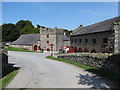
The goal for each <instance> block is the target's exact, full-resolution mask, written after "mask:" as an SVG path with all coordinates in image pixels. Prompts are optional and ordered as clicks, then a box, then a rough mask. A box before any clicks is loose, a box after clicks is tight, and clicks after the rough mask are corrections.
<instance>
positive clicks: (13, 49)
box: [8, 47, 38, 52]
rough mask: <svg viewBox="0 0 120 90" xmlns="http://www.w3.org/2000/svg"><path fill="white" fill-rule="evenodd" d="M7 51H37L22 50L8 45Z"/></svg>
mask: <svg viewBox="0 0 120 90" xmlns="http://www.w3.org/2000/svg"><path fill="white" fill-rule="evenodd" d="M8 51H19V52H38V51H27V50H23V49H21V48H15V47H8Z"/></svg>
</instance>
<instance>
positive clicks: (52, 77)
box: [7, 51, 117, 88]
mask: <svg viewBox="0 0 120 90" xmlns="http://www.w3.org/2000/svg"><path fill="white" fill-rule="evenodd" d="M8 54H9V63H13V64H15V65H16V66H18V67H20V70H19V72H18V74H17V75H16V77H15V78H14V79H13V80H12V81H11V83H10V84H9V85H8V86H7V88H114V87H117V86H116V85H115V84H114V83H112V82H111V81H109V80H107V79H105V78H103V77H99V76H97V75H95V74H92V73H89V72H87V71H85V70H84V69H82V68H79V67H76V66H73V65H71V64H67V63H63V62H59V61H54V60H49V59H46V58H45V56H48V55H49V54H50V53H48V52H44V53H33V52H15V51H9V52H8Z"/></svg>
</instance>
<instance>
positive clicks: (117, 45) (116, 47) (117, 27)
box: [70, 18, 120, 53]
mask: <svg viewBox="0 0 120 90" xmlns="http://www.w3.org/2000/svg"><path fill="white" fill-rule="evenodd" d="M118 19H119V18H113V19H110V20H106V21H102V22H99V23H96V24H93V25H90V26H86V27H83V26H80V27H78V28H77V29H75V30H73V32H72V33H73V34H71V36H70V41H71V43H70V44H71V46H72V47H73V48H75V49H76V50H77V51H78V52H98V53H100V52H102V53H105V52H106V53H114V52H115V53H120V22H119V20H118ZM79 32H80V33H79ZM74 33H75V34H74ZM77 33H79V34H77Z"/></svg>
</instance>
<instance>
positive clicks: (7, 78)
mask: <svg viewBox="0 0 120 90" xmlns="http://www.w3.org/2000/svg"><path fill="white" fill-rule="evenodd" d="M17 73H18V70H14V71H12V72H10V73H9V74H8V75H6V76H4V77H3V78H2V79H1V80H0V90H1V89H2V88H5V87H6V86H7V85H8V84H9V83H10V82H11V81H12V80H13V78H14V77H15V76H16V74H17Z"/></svg>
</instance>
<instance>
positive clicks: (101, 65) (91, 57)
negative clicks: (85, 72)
mask: <svg viewBox="0 0 120 90" xmlns="http://www.w3.org/2000/svg"><path fill="white" fill-rule="evenodd" d="M58 58H61V59H65V60H70V61H73V62H76V63H80V64H83V65H87V66H91V67H94V68H97V69H103V70H109V71H112V72H115V73H120V60H119V59H120V55H111V54H102V53H97V54H91V53H88V54H87V53H86V54H78V53H76V54H75V53H74V54H61V55H58Z"/></svg>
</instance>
